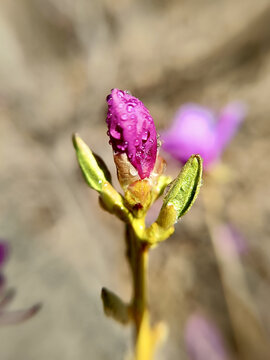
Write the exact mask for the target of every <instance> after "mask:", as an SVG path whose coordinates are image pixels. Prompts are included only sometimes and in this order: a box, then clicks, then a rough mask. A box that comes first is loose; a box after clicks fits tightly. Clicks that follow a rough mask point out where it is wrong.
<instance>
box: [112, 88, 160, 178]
mask: <svg viewBox="0 0 270 360" xmlns="http://www.w3.org/2000/svg"><path fill="white" fill-rule="evenodd" d="M107 103H108V114H107V120H106V121H107V124H108V129H109V130H108V135H109V136H110V144H111V145H112V147H113V150H114V153H115V154H116V155H117V154H126V156H127V161H128V162H130V163H131V164H132V165H133V166H134V168H135V169H136V170H137V171H138V174H139V176H140V178H141V179H144V178H148V177H149V176H150V173H151V171H152V170H153V168H154V166H155V162H156V157H157V133H156V128H155V124H154V121H153V119H152V117H151V115H150V113H149V111H148V109H147V108H146V107H145V106H144V104H143V103H142V102H141V101H140V100H139V99H137V98H135V97H134V96H132V95H130V94H129V93H128V92H126V91H122V90H118V89H112V91H111V94H110V95H108V96H107Z"/></svg>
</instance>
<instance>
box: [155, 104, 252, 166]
mask: <svg viewBox="0 0 270 360" xmlns="http://www.w3.org/2000/svg"><path fill="white" fill-rule="evenodd" d="M245 115H246V111H245V107H244V106H243V104H240V103H231V104H229V105H227V106H226V107H225V108H224V109H222V110H221V112H220V113H219V114H218V115H216V114H215V113H214V112H213V111H211V110H210V109H207V108H204V107H202V106H199V105H196V104H187V105H184V106H182V107H181V108H180V109H179V111H178V112H177V113H176V116H175V118H174V120H173V124H172V126H171V128H170V129H168V130H167V131H165V132H164V133H163V134H162V140H163V146H162V148H163V150H165V151H167V152H168V153H170V154H171V155H172V156H173V157H174V158H176V159H178V160H180V161H181V162H182V163H185V162H186V161H187V160H188V158H189V157H190V156H191V155H193V154H199V155H201V157H202V158H203V163H204V166H205V167H206V168H209V167H211V165H213V164H214V163H216V162H217V161H218V160H219V158H220V156H221V155H222V152H223V151H224V149H225V147H226V146H227V144H228V143H229V141H230V140H231V139H232V137H233V136H234V134H235V133H236V131H237V129H238V127H239V125H240V124H241V122H242V121H243V119H244V117H245Z"/></svg>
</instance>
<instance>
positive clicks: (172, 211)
mask: <svg viewBox="0 0 270 360" xmlns="http://www.w3.org/2000/svg"><path fill="white" fill-rule="evenodd" d="M202 168H203V167H202V159H201V157H200V156H199V155H192V156H191V157H190V158H189V160H188V161H187V162H186V164H185V165H184V166H183V168H182V170H181V172H180V174H179V175H178V176H177V178H176V179H175V180H174V181H173V182H172V183H171V184H169V190H168V192H167V194H166V196H165V198H164V201H163V206H162V208H161V211H160V214H159V217H158V220H157V223H158V224H159V225H160V226H164V227H167V226H168V227H169V226H172V225H173V224H174V223H175V222H176V221H177V220H178V219H179V218H180V217H182V216H183V215H185V214H186V213H187V212H188V211H189V209H190V208H191V206H192V205H193V203H194V201H195V199H196V197H197V196H198V193H199V190H200V186H201V183H202Z"/></svg>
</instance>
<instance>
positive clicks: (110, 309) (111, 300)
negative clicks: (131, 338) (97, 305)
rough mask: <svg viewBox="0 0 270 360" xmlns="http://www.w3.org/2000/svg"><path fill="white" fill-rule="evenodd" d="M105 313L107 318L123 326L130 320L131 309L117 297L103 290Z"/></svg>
mask: <svg viewBox="0 0 270 360" xmlns="http://www.w3.org/2000/svg"><path fill="white" fill-rule="evenodd" d="M101 299H102V302H103V308H104V312H105V314H106V315H107V316H109V317H112V318H114V319H115V320H117V321H119V322H120V323H122V324H126V323H128V321H129V319H130V315H129V307H128V305H127V304H125V303H124V302H123V301H122V300H121V299H120V298H119V297H118V296H117V295H115V294H114V293H113V292H111V291H110V290H108V289H106V288H103V289H102V291H101Z"/></svg>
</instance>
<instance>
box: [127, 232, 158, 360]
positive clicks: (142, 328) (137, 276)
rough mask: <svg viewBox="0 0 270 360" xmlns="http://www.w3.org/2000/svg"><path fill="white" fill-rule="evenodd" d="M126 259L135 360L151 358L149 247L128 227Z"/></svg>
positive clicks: (153, 342)
mask: <svg viewBox="0 0 270 360" xmlns="http://www.w3.org/2000/svg"><path fill="white" fill-rule="evenodd" d="M126 241H127V257H128V260H129V264H130V267H131V271H132V277H133V298H132V302H131V308H132V315H133V316H132V317H133V321H134V326H135V338H134V342H135V358H134V359H135V360H151V359H152V358H153V353H154V346H155V343H156V341H154V340H155V339H154V336H153V335H154V333H153V331H152V329H151V327H150V324H149V312H148V300H147V293H148V287H147V268H148V266H147V265H148V253H149V246H148V245H147V244H145V243H142V241H140V240H139V239H138V238H137V237H136V234H135V232H134V230H133V228H132V227H131V226H130V225H127V233H126Z"/></svg>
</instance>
